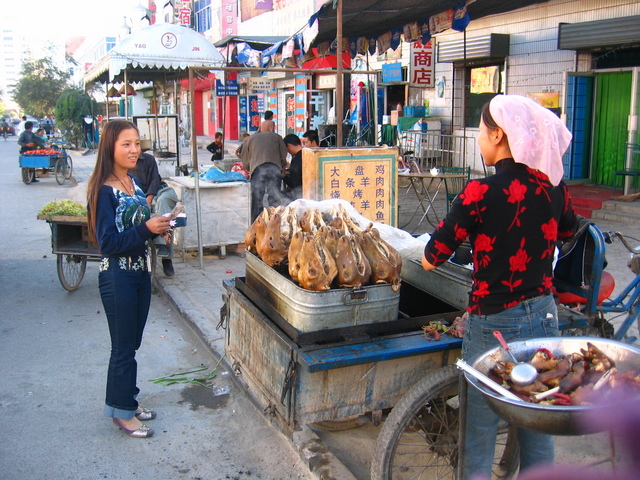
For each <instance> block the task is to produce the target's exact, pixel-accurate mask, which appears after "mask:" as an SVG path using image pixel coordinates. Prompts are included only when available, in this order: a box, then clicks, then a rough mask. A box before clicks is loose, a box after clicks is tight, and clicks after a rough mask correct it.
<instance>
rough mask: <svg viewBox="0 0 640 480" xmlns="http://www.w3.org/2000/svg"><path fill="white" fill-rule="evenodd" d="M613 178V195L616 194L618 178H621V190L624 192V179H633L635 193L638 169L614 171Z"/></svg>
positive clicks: (639, 175)
mask: <svg viewBox="0 0 640 480" xmlns="http://www.w3.org/2000/svg"><path fill="white" fill-rule="evenodd" d="M614 175H615V176H614V177H613V193H614V194H615V193H616V188H618V176H621V177H623V178H622V190H623V191H624V177H633V192H634V193H635V192H636V190H637V189H638V177H640V169H629V170H616V171H615V173H614Z"/></svg>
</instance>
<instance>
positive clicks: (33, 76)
mask: <svg viewBox="0 0 640 480" xmlns="http://www.w3.org/2000/svg"><path fill="white" fill-rule="evenodd" d="M70 76H71V74H70V73H69V72H65V71H64V70H61V69H59V68H58V67H56V66H55V65H54V63H53V62H52V61H51V59H50V58H40V59H38V60H26V61H25V62H24V63H23V64H22V71H21V78H20V79H19V80H18V81H17V82H16V87H15V89H14V92H13V98H14V100H15V101H16V102H18V104H19V105H20V107H21V108H22V109H23V110H24V111H25V112H26V113H28V114H29V115H33V116H34V117H37V118H42V117H44V116H46V115H51V114H53V110H54V108H55V106H56V102H57V100H58V97H59V96H60V94H61V93H62V91H63V90H64V89H65V88H66V87H67V85H68V81H69V78H70Z"/></svg>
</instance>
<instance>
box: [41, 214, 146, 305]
mask: <svg viewBox="0 0 640 480" xmlns="http://www.w3.org/2000/svg"><path fill="white" fill-rule="evenodd" d="M38 220H45V221H46V222H47V223H48V224H49V226H50V227H51V251H52V252H53V253H55V254H56V255H57V256H58V260H57V270H58V278H59V279H60V283H61V284H62V286H63V288H64V289H65V290H67V291H69V292H72V291H74V290H76V289H77V288H78V287H79V286H80V282H82V279H83V278H84V272H85V270H86V268H87V262H99V261H100V259H101V258H102V256H101V254H100V249H99V248H98V247H97V246H96V245H94V244H93V243H91V240H90V239H89V229H88V226H87V217H69V216H63V215H38ZM147 245H149V248H148V252H149V262H150V264H151V276H152V278H153V275H154V274H155V267H156V256H157V255H156V249H155V247H154V245H153V243H152V242H151V241H150V240H149V241H148V243H147Z"/></svg>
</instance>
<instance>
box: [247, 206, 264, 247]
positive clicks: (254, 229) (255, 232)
mask: <svg viewBox="0 0 640 480" xmlns="http://www.w3.org/2000/svg"><path fill="white" fill-rule="evenodd" d="M267 223H269V212H268V211H267V209H266V208H265V209H264V210H263V211H262V213H261V214H260V215H258V216H257V217H256V219H255V220H254V221H253V223H252V224H251V226H250V227H249V230H247V233H246V235H245V237H244V244H245V248H246V249H247V250H249V251H250V252H251V253H258V248H257V245H258V241H259V239H260V240H261V239H262V237H263V236H264V232H265V230H266V229H267ZM258 255H259V254H258Z"/></svg>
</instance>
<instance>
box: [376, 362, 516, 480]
mask: <svg viewBox="0 0 640 480" xmlns="http://www.w3.org/2000/svg"><path fill="white" fill-rule="evenodd" d="M458 388H459V374H458V371H457V369H456V367H455V366H453V365H450V366H447V367H444V368H442V369H440V370H437V371H436V372H435V373H433V374H431V375H428V376H426V377H425V378H423V379H422V380H421V381H420V382H418V383H417V384H416V385H414V386H413V387H412V388H411V389H410V390H409V391H408V392H407V393H406V394H405V395H404V396H403V397H402V399H401V400H400V402H398V404H397V405H396V406H395V407H394V408H393V410H392V411H391V413H390V414H389V417H388V418H387V419H386V421H385V422H384V426H383V427H382V430H381V431H380V435H378V440H377V442H376V447H375V452H374V454H373V459H372V462H371V480H392V479H393V480H398V479H409V478H412V479H413V478H421V479H436V478H437V479H439V480H444V479H447V480H454V479H455V478H456V470H457V465H458V448H459V441H458V440H459V432H458V427H459V401H458ZM518 451H519V450H518V444H517V440H516V435H515V429H513V428H510V427H508V426H506V424H505V427H504V428H503V429H501V430H500V431H499V432H498V441H497V444H496V461H495V462H494V474H493V478H498V479H500V478H509V477H511V476H512V475H513V474H514V473H515V472H516V470H517V468H518V463H519V460H518V458H519V455H518Z"/></svg>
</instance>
